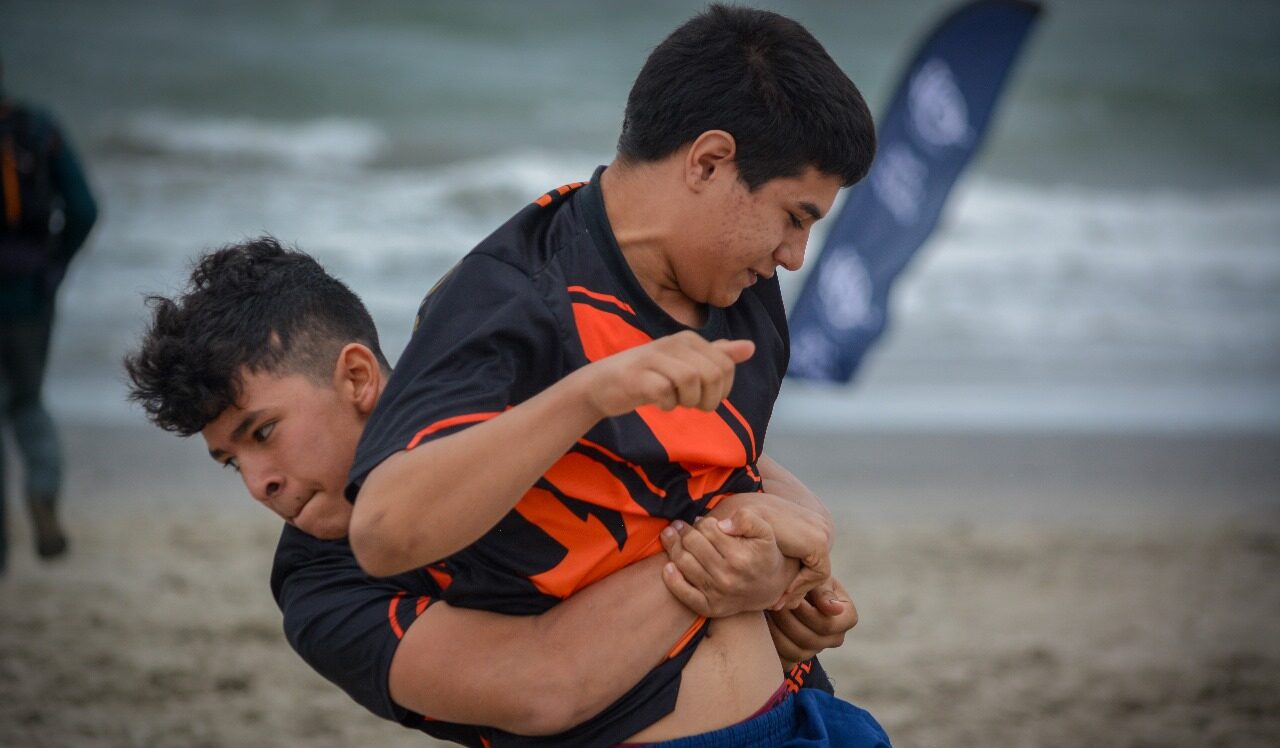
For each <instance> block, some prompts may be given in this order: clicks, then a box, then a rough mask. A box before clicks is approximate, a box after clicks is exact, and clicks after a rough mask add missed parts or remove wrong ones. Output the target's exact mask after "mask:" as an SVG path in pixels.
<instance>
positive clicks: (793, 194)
mask: <svg viewBox="0 0 1280 748" xmlns="http://www.w3.org/2000/svg"><path fill="white" fill-rule="evenodd" d="M840 186H841V183H840V177H838V176H836V175H834V174H825V173H823V172H820V171H818V170H817V169H815V168H813V167H812V166H806V167H805V170H804V171H802V172H800V173H799V174H797V175H796V176H793V177H775V178H773V179H770V180H769V181H768V182H765V183H764V184H762V185H760V186H759V187H758V188H756V192H758V193H761V194H768V195H770V196H772V197H776V198H778V199H782V200H797V201H800V200H803V201H807V202H812V203H815V204H817V205H819V206H821V207H822V209H823V210H822V213H823V215H824V216H825V215H826V213H827V211H828V210H830V208H831V203H832V202H834V201H835V198H836V193H838V192H839V191H840Z"/></svg>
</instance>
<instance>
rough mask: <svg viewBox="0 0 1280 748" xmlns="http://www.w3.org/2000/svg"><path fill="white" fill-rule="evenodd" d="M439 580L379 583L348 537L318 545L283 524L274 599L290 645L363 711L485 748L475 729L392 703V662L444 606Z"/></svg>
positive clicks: (423, 573)
mask: <svg viewBox="0 0 1280 748" xmlns="http://www.w3.org/2000/svg"><path fill="white" fill-rule="evenodd" d="M433 575H434V576H433ZM438 576H440V572H439V571H438V570H436V569H421V570H417V571H412V572H409V573H406V574H400V575H398V576H394V577H386V578H384V579H377V578H374V577H371V576H369V575H367V574H365V573H364V572H363V571H362V570H361V569H360V566H359V564H357V563H356V559H355V556H354V555H352V553H351V546H350V545H348V543H347V541H346V539H345V538H344V539H341V540H317V539H316V538H313V537H311V536H310V535H308V534H306V533H304V532H303V531H301V530H299V529H297V528H296V527H292V526H290V525H285V527H284V531H283V532H281V533H280V542H279V544H278V545H277V546H276V556H275V564H274V565H273V566H272V569H271V594H272V595H274V596H275V599H276V604H277V605H279V606H280V612H281V613H283V614H284V633H285V637H286V638H288V640H289V644H290V645H291V646H292V647H293V648H294V650H295V651H296V652H297V653H298V654H299V655H300V656H301V657H302V659H303V660H305V661H306V663H307V664H308V665H310V666H311V667H312V669H314V670H315V671H316V672H318V673H320V675H323V676H324V677H325V678H326V679H328V680H329V681H330V682H332V683H333V684H335V685H337V686H338V687H339V688H341V689H342V690H343V691H346V692H347V695H348V696H350V697H351V698H353V699H355V701H356V702H357V703H359V704H360V705H361V706H363V707H364V708H365V709H368V710H369V711H371V712H373V713H374V714H376V715H378V716H379V717H383V718H384V719H389V720H392V721H393V722H399V723H400V724H402V725H404V726H405V727H412V728H416V729H419V730H422V731H423V732H426V733H427V734H429V735H432V736H434V737H437V738H441V739H443V740H452V741H454V742H457V743H462V744H463V745H472V746H480V745H482V743H481V739H480V730H479V729H478V728H476V727H472V726H470V725H455V724H451V723H447V722H439V721H436V720H432V719H429V718H426V717H424V716H423V715H421V714H417V713H414V712H412V711H410V710H408V709H405V708H404V707H402V706H400V705H398V704H396V703H395V702H393V701H392V700H391V688H390V684H389V681H388V680H387V677H388V674H389V673H390V672H391V660H392V658H393V657H394V656H395V653H396V647H397V646H399V644H400V639H401V637H403V636H404V632H405V631H406V630H407V629H408V628H409V625H410V624H411V623H413V621H414V620H415V619H416V618H417V617H418V616H420V615H422V613H423V611H425V610H426V609H427V608H428V607H429V606H430V605H431V604H432V603H434V602H436V601H437V600H439V599H440V584H439V582H438V581H437V579H436V577H438Z"/></svg>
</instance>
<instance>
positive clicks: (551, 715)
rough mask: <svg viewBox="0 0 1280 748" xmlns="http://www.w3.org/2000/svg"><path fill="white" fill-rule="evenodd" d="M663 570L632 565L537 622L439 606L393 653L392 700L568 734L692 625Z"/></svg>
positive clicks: (657, 564)
mask: <svg viewBox="0 0 1280 748" xmlns="http://www.w3.org/2000/svg"><path fill="white" fill-rule="evenodd" d="M665 562H666V559H665V557H663V556H661V555H659V556H654V557H651V558H649V559H645V560H644V561H641V562H639V563H635V564H632V565H631V566H629V567H627V568H625V569H622V570H620V571H618V572H616V573H614V574H612V575H610V576H609V577H606V578H605V579H602V580H601V581H599V582H597V583H596V584H593V585H591V586H590V587H587V588H585V589H583V590H581V591H580V592H578V593H577V594H575V595H574V596H573V597H571V598H569V599H568V600H565V601H564V602H562V603H560V604H559V605H557V606H556V607H554V608H552V609H551V610H549V611H547V612H546V613H544V614H542V615H538V616H504V615H499V614H496V613H489V612H485V611H479V610H469V609H466V608H455V607H451V606H449V605H448V604H447V603H437V604H435V605H433V606H431V607H430V608H428V609H427V610H426V611H425V612H424V613H423V614H422V615H421V616H419V618H418V619H417V620H416V621H415V622H414V623H413V625H411V626H410V627H409V628H408V630H407V631H406V632H405V635H404V639H402V640H401V642H400V645H399V647H398V648H397V649H396V654H395V658H394V659H393V660H392V663H391V674H390V686H391V696H392V698H393V699H394V700H395V701H396V703H398V704H400V705H401V706H403V707H406V708H408V709H412V710H414V711H416V712H419V713H422V714H428V715H430V716H431V717H433V718H435V719H443V720H446V721H449V722H463V723H468V724H484V725H491V726H494V727H499V728H501V729H504V730H508V731H511V732H515V733H520V734H526V735H544V734H554V733H557V732H563V731H564V730H567V729H569V728H570V727H572V726H574V725H576V724H578V723H580V722H582V721H584V720H586V719H588V718H589V717H591V716H593V715H595V714H597V713H599V712H600V711H601V710H603V709H604V708H605V707H606V706H608V705H609V704H611V703H613V701H615V700H616V699H617V698H618V697H620V696H622V694H623V693H625V692H626V691H627V690H628V689H629V688H631V687H632V686H633V685H635V684H636V683H638V682H639V681H640V679H641V678H643V677H644V674H645V673H647V672H649V671H650V670H651V669H653V668H654V667H655V666H657V665H658V664H659V663H661V662H662V660H663V658H664V657H665V655H666V653H667V652H668V651H669V650H670V649H671V647H672V645H673V644H675V643H676V641H677V640H679V639H680V636H681V634H683V633H684V632H685V631H686V630H688V628H689V627H690V626H691V625H692V624H693V622H694V620H695V618H696V616H695V615H694V613H693V612H692V611H690V610H689V609H688V608H686V607H684V606H683V605H681V604H680V603H679V602H677V601H676V599H675V598H673V597H672V596H671V595H670V594H669V593H668V592H667V590H666V588H665V587H664V586H663V584H662V582H661V579H660V571H661V568H662V566H663V564H664V563H665ZM637 621H643V625H636V622H637ZM624 630H625V631H626V632H627V639H626V646H619V645H618V644H619V642H618V632H619V631H624ZM460 654H461V655H462V656H463V659H462V660H461V661H460Z"/></svg>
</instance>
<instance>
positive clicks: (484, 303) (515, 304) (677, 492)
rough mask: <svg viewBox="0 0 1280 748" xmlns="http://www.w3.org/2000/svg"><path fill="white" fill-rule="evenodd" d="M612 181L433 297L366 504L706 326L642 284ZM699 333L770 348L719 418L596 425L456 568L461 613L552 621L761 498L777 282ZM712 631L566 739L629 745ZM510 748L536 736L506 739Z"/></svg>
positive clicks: (471, 259)
mask: <svg viewBox="0 0 1280 748" xmlns="http://www.w3.org/2000/svg"><path fill="white" fill-rule="evenodd" d="M601 171H603V168H602V169H601V170H600V171H597V172H596V176H595V177H594V178H593V181H592V183H590V184H575V185H568V186H566V187H562V188H560V189H558V190H555V191H552V192H550V193H547V195H545V196H543V197H542V198H540V199H539V200H537V201H535V202H534V203H533V204H531V205H529V206H528V207H527V208H525V209H524V210H522V211H521V212H519V213H518V214H517V215H516V216H515V217H513V218H512V219H511V220H510V221H508V222H507V223H506V224H504V225H503V226H502V227H501V228H499V229H498V230H497V231H495V232H494V233H493V234H492V235H490V236H489V237H488V238H486V239H485V240H484V241H482V242H481V243H480V244H479V245H478V246H477V247H476V248H475V249H474V250H472V251H471V252H470V253H469V254H468V255H467V256H466V257H464V258H463V260H462V261H461V262H459V264H458V265H457V266H455V268H454V269H453V270H451V271H450V272H449V273H448V275H446V277H445V278H443V279H442V280H441V281H440V282H439V283H438V284H437V285H436V287H435V288H434V289H432V292H431V293H430V294H428V296H427V298H426V299H425V300H424V302H423V304H422V307H421V308H420V310H419V315H418V321H417V324H416V326H415V332H414V335H413V337H412V339H411V340H410V342H409V345H408V347H407V348H406V349H405V352H404V354H403V356H402V357H401V359H400V362H399V363H398V365H397V367H396V370H395V372H394V373H393V375H392V376H391V379H390V381H389V382H388V385H387V388H386V391H385V392H384V393H383V395H382V398H381V400H380V401H379V403H378V406H377V408H376V409H375V411H374V413H373V414H372V416H371V418H370V420H369V422H368V424H367V425H366V428H365V431H364V434H363V436H362V437H361V440H360V445H359V448H358V449H357V453H356V459H355V463H354V466H353V469H352V472H351V481H352V482H351V485H350V486H348V495H349V496H352V497H354V495H355V493H356V491H357V490H358V488H359V485H360V483H361V482H362V481H363V480H364V478H365V476H367V475H368V473H369V471H371V470H372V469H373V468H374V467H376V466H377V465H378V464H379V463H381V462H382V461H383V460H385V459H386V458H387V457H389V456H390V455H392V454H394V453H396V452H399V451H401V450H406V449H413V448H414V447H416V446H417V445H419V444H421V443H423V442H425V441H428V440H432V439H438V438H441V437H445V436H448V435H450V434H453V433H456V432H458V431H459V430H461V429H464V428H467V427H468V426H470V425H472V424H475V423H478V422H480V421H483V420H485V419H488V418H492V417H494V416H496V415H498V414H500V413H502V412H503V411H504V410H505V409H507V408H509V407H512V406H515V405H518V404H519V403H521V402H523V401H525V400H527V399H528V398H530V397H532V396H534V395H536V394H538V393H539V392H541V391H542V390H544V389H546V388H547V387H548V386H550V385H551V384H553V383H555V382H556V381H558V380H560V379H561V378H563V377H564V376H565V375H567V374H569V373H570V372H572V371H574V370H576V369H578V368H580V367H583V366H585V365H587V364H588V363H590V362H592V361H597V360H599V359H601V358H604V357H606V356H610V355H612V354H615V353H618V352H621V351H624V350H626V349H628V348H631V347H634V346H637V345H641V344H643V343H646V342H648V341H650V340H653V339H655V338H658V337H661V336H665V335H670V334H673V333H676V332H679V331H682V330H686V329H689V328H687V327H686V326H685V325H682V324H680V323H679V322H677V321H676V320H674V319H672V318H671V317H670V316H669V315H668V314H666V312H664V311H663V310H662V309H661V308H660V307H659V306H658V305H657V304H656V303H655V302H654V301H653V300H652V299H651V298H650V297H649V296H648V295H647V294H646V293H645V292H644V291H643V289H642V288H641V287H640V284H639V281H637V280H636V278H635V276H634V275H633V274H632V272H631V270H630V268H629V266H628V265H627V263H626V261H625V259H624V258H623V256H622V253H621V250H620V249H619V247H618V245H617V242H616V240H615V238H614V236H613V232H612V230H611V229H610V227H609V222H608V218H607V215H606V213H605V208H604V200H603V196H602V194H601V191H600V189H599V186H598V184H599V175H600V173H601ZM697 332H698V333H700V334H701V335H703V336H704V337H705V338H707V339H709V340H715V339H720V338H745V339H750V340H753V341H755V343H756V352H755V354H754V355H753V356H752V358H751V359H749V360H748V361H746V362H745V363H743V364H741V365H740V366H739V368H738V371H737V374H736V376H735V378H734V385H733V389H732V391H731V392H730V394H729V396H728V397H727V398H726V399H725V400H724V401H723V402H722V403H721V404H720V407H719V408H717V409H716V410H715V411H714V412H705V411H701V410H696V409H690V408H677V409H675V410H674V411H671V412H663V411H661V410H660V409H658V408H656V407H653V406H647V407H642V408H639V409H638V410H636V411H635V412H632V413H629V414H626V415H623V416H619V417H616V418H610V419H606V420H604V421H602V422H600V423H599V424H597V425H596V426H595V427H593V428H592V429H591V430H590V431H589V432H587V434H585V435H584V436H583V438H582V439H580V440H579V441H578V442H577V444H576V445H575V446H574V447H573V448H572V449H571V450H570V451H569V452H568V453H566V454H565V455H564V456H563V457H562V458H561V459H560V460H559V461H557V462H556V463H555V464H554V465H552V466H551V468H550V469H549V470H547V472H546V473H545V474H544V475H543V476H542V477H541V479H540V480H538V482H537V483H536V484H535V485H534V486H533V487H531V488H530V489H529V491H528V492H527V493H526V494H525V495H524V496H523V497H522V498H521V499H520V501H519V502H518V503H517V504H516V506H515V508H514V509H513V510H512V511H511V512H509V513H508V514H507V515H506V516H505V517H504V518H503V519H502V520H501V521H500V522H499V524H498V525H497V526H495V527H494V528H493V529H492V530H491V531H490V532H489V533H488V534H486V535H485V536H484V537H483V538H481V539H480V540H478V541H476V542H475V543H474V544H472V545H471V546H469V547H467V548H466V549H464V550H462V551H460V552H459V553H457V554H455V555H454V556H451V557H450V558H449V559H447V561H446V563H445V565H446V566H447V568H448V571H449V573H450V574H451V575H452V579H451V582H450V584H449V585H448V587H447V588H446V589H445V590H444V593H443V594H444V595H445V599H447V600H448V601H449V602H450V604H452V605H458V606H463V607H472V608H480V609H484V610H490V611H495V612H499V613H507V614H518V615H519V614H534V613H540V612H542V611H545V610H547V609H548V608H549V607H551V606H553V605H555V604H556V603H557V602H559V601H560V600H562V599H564V598H565V597H567V596H569V595H571V594H573V593H574V592H575V591H577V590H579V589H581V588H582V587H584V586H586V585H588V584H590V583H591V582H593V581H595V580H597V579H600V578H601V577H604V576H606V575H608V574H610V573H612V572H614V571H616V570H618V569H620V568H622V567H624V566H626V565H628V564H630V563H632V562H634V561H637V560H639V559H642V558H645V557H647V556H649V555H651V554H653V553H656V552H659V551H661V544H660V543H659V541H658V534H659V532H661V530H662V529H663V528H664V527H666V525H667V524H668V523H669V522H670V521H671V520H674V519H677V518H678V519H683V520H685V521H692V520H693V519H695V518H697V517H699V516H701V515H702V514H704V513H705V512H706V511H707V510H708V509H709V508H710V507H711V506H713V505H714V504H715V503H716V502H717V501H718V500H719V499H720V498H721V497H723V496H725V495H727V494H730V493H737V492H749V491H757V490H759V489H760V477H759V474H758V472H757V471H756V461H757V460H758V459H759V456H760V454H761V452H762V451H763V449H764V441H765V433H766V430H767V427H768V423H769V418H770V415H771V414H772V410H773V404H774V401H775V399H776V398H777V394H778V389H779V386H780V384H781V382H782V377H783V374H784V373H785V370H786V365H787V358H788V337H787V328H786V315H785V312H784V310H783V305H782V297H781V293H780V290H779V288H778V282H777V279H776V278H771V279H761V280H760V281H759V282H758V283H756V284H755V285H753V286H751V287H749V288H747V289H746V290H745V291H744V292H743V293H742V295H741V297H740V298H739V300H738V301H737V302H736V303H735V304H734V305H733V306H730V307H727V308H723V309H720V308H714V307H713V308H711V309H710V310H709V314H708V318H707V321H706V324H705V325H704V326H703V327H702V328H701V329H699V330H697ZM519 448H520V445H519V444H512V445H511V449H513V450H515V449H519ZM423 500H424V501H428V500H429V497H423ZM625 635H626V632H625V631H623V632H619V636H620V637H625ZM701 635H702V631H701V630H699V631H698V632H696V633H695V635H694V636H692V637H691V638H690V639H689V642H688V644H687V645H686V646H685V647H684V648H683V649H682V650H681V651H679V652H678V653H675V654H674V655H673V658H672V659H669V660H668V661H667V662H666V663H664V664H663V665H662V666H660V667H659V668H658V669H656V670H655V671H654V672H653V673H651V674H650V675H649V676H648V677H647V678H646V680H645V681H643V682H642V683H641V684H640V685H639V686H637V689H639V690H638V691H636V692H634V693H633V694H628V695H627V696H624V697H623V699H621V700H620V701H619V702H618V703H617V704H615V705H614V707H611V708H610V709H609V710H607V711H606V712H605V713H604V714H602V715H600V717H598V718H597V719H595V720H592V721H591V722H589V723H588V724H587V725H584V726H582V727H581V728H579V729H578V730H575V731H574V733H573V734H572V735H571V736H558V738H557V740H555V741H552V742H554V743H555V744H557V745H562V744H566V742H582V743H584V744H597V743H609V742H618V741H621V740H623V739H625V738H626V737H628V736H629V735H632V734H634V733H636V732H638V731H639V730H640V729H642V728H644V727H646V726H647V725H649V724H652V723H653V722H654V721H656V720H657V719H659V718H660V717H662V716H663V715H665V714H666V713H668V712H669V711H670V710H671V709H672V708H673V707H674V704H675V697H676V694H677V692H678V690H679V671H680V668H682V667H683V665H684V662H685V661H687V658H688V657H689V656H690V655H691V653H692V651H693V649H694V647H696V646H697V643H698V641H700V639H701ZM615 707H616V708H615ZM500 744H509V745H515V744H521V739H516V738H514V736H513V737H512V738H511V739H510V740H508V739H505V738H503V737H502V736H497V737H495V738H494V745H500Z"/></svg>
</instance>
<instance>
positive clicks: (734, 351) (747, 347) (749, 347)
mask: <svg viewBox="0 0 1280 748" xmlns="http://www.w3.org/2000/svg"><path fill="white" fill-rule="evenodd" d="M712 345H713V346H715V347H716V348H717V349H718V350H720V351H721V352H723V353H724V354H726V355H727V356H728V357H729V358H731V359H733V362H734V363H735V364H740V363H742V362H743V361H746V360H747V359H749V358H751V356H752V355H753V354H755V352H756V344H755V343H754V342H752V341H750V340H717V341H715V342H714V343H712Z"/></svg>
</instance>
